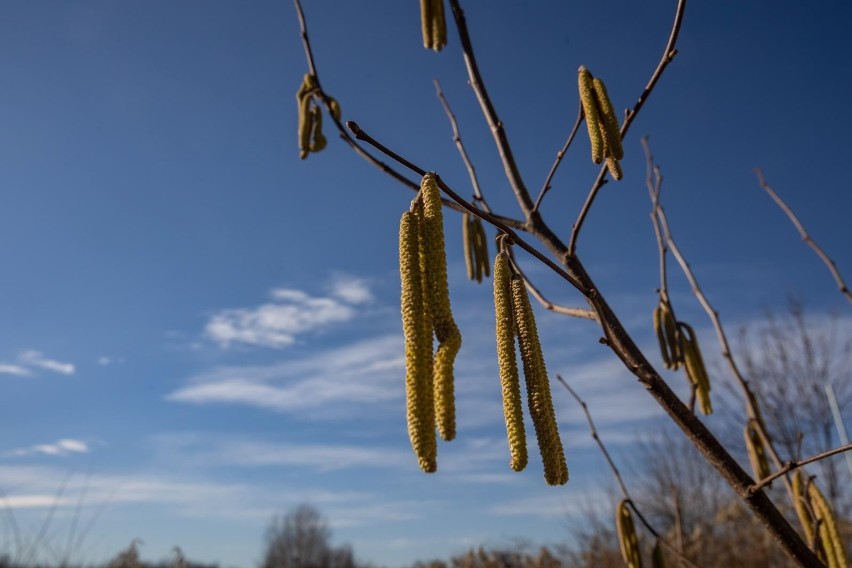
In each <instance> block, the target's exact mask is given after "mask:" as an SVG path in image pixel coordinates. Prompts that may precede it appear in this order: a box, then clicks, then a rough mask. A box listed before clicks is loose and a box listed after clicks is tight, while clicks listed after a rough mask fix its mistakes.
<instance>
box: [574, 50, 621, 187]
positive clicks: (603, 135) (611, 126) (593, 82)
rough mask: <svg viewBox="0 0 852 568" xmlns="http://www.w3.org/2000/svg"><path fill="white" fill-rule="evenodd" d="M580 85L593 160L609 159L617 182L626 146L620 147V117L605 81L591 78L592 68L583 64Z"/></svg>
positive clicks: (609, 167) (608, 166)
mask: <svg viewBox="0 0 852 568" xmlns="http://www.w3.org/2000/svg"><path fill="white" fill-rule="evenodd" d="M577 73H578V77H577V84H578V88H579V90H580V103H581V104H582V105H583V114H584V115H585V117H586V126H587V127H588V130H589V140H590V141H591V143H592V161H593V162H594V163H596V164H600V163H601V161H603V160H604V159H606V166H607V169H608V170H609V173H610V175H611V176H612V177H613V179H615V181H620V180H621V178H622V177H624V173H623V172H622V171H621V164H620V163H619V162H618V161H619V160H621V159H622V158H624V149H623V148H622V147H621V130H620V129H619V128H618V117H616V116H615V109H614V108H613V106H612V101H610V100H609V95H608V94H607V92H606V87H605V86H604V84H603V81H601V80H600V79H598V78H597V77H592V74H591V73H589V70H588V69H586V68H585V67H584V66H582V65H581V66H580V69H579V70H578V71H577Z"/></svg>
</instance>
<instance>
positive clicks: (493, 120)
mask: <svg viewBox="0 0 852 568" xmlns="http://www.w3.org/2000/svg"><path fill="white" fill-rule="evenodd" d="M449 1H450V8H451V9H452V11H453V19H454V20H455V22H456V28H457V29H458V32H459V40H460V42H461V46H462V52H463V54H464V63H465V66H466V67H467V74H468V77H469V78H470V86H471V88H472V89H473V92H474V93H475V94H476V98H477V100H478V101H479V106H480V107H482V114H484V115H485V120H486V122H488V127H489V128H490V129H491V135H492V136H493V137H494V143H495V144H496V145H497V152H498V153H499V154H500V160H501V161H502V162H503V169H504V170H505V171H506V177H507V178H508V180H509V185H511V186H512V191H514V192H515V197H516V198H517V200H518V205H520V207H521V211H523V213H524V216H525V217H526V218H527V220H528V221H529V217H530V214H531V212H532V209H533V202H532V199H531V198H530V193H529V191H528V190H527V187H526V185H524V180H523V179H522V178H521V172H520V171H519V170H518V165H517V163H515V156H514V154H513V153H512V147H511V146H510V145H509V138H508V137H507V136H506V131H505V129H504V128H503V121H502V120H500V117H498V116H497V111H496V110H495V109H494V105H493V104H492V103H491V98H490V97H489V96H488V90H487V89H486V88H485V83H483V81H482V75H480V73H479V65H477V63H476V56H475V55H474V54H473V45H472V44H471V42H470V34H469V33H468V30H467V21H466V20H465V17H464V11H463V10H462V8H461V5H460V4H459V2H458V0H449Z"/></svg>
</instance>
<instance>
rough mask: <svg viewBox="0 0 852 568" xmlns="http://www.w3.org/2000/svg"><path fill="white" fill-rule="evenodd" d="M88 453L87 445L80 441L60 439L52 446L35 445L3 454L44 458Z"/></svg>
mask: <svg viewBox="0 0 852 568" xmlns="http://www.w3.org/2000/svg"><path fill="white" fill-rule="evenodd" d="M88 451H89V445H88V444H87V443H86V442H84V441H82V440H75V439H73V438H62V439H61V440H57V441H56V442H54V443H52V444H36V445H34V446H30V447H28V448H18V449H15V450H10V451H8V452H4V453H3V455H4V456H9V457H21V456H32V455H38V454H41V455H46V456H68V455H71V454H85V453H88Z"/></svg>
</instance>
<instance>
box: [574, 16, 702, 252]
mask: <svg viewBox="0 0 852 568" xmlns="http://www.w3.org/2000/svg"><path fill="white" fill-rule="evenodd" d="M685 10H686V0H678V3H677V8H676V9H675V18H674V23H673V24H672V31H671V34H669V41H668V42H667V43H666V47H665V49H664V50H663V56H662V57H661V58H660V62H659V63H658V64H657V68H656V69H655V70H654V73H653V74H652V75H651V78H650V79H649V80H648V84H647V85H645V88H644V89H643V90H642V94H641V95H639V100H637V101H636V104H635V105H633V109H632V110H629V111H627V115H626V116H625V117H624V124H622V125H621V138H622V139H623V138H624V137H625V136H626V135H627V130H628V129H629V128H630V124H631V123H632V122H633V119H635V118H636V115H637V114H639V111H640V110H641V109H642V107H643V106H644V105H645V101H647V100H648V97H649V96H650V95H651V91H653V90H654V87H655V86H656V84H657V81H659V80H660V77H661V76H662V75H663V71H665V70H666V67H668V66H669V63H671V62H672V59H674V58H675V55H677V49H675V46H676V45H677V37H678V35H679V34H680V27H681V24H682V23H683V14H684V11H685ZM606 173H607V167H606V165H603V166H601V169H600V171H599V172H598V177H597V178H596V179H595V183H593V184H592V188H591V189H590V190H589V195H588V196H587V197H586V202H585V203H583V208H582V209H580V214H579V215H578V216H577V220H576V221H575V222H574V226H573V228H572V229H571V239H570V240H569V241H568V254H569V255H571V256H573V255H574V254H575V252H576V250H577V238H578V236H579V235H580V229H582V228H583V222H584V221H585V220H586V216H587V215H588V214H589V209H591V207H592V203H594V201H595V197H597V194H598V192H599V191H600V189H601V187H603V185H604V183H605V180H606Z"/></svg>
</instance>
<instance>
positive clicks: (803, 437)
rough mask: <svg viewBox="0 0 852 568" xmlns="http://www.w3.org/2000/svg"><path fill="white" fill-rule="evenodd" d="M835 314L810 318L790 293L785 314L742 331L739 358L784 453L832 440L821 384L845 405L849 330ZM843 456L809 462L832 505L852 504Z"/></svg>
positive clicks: (845, 509)
mask: <svg viewBox="0 0 852 568" xmlns="http://www.w3.org/2000/svg"><path fill="white" fill-rule="evenodd" d="M842 324H843V322H842V320H840V319H839V318H837V317H815V316H813V315H812V314H808V313H807V312H806V311H805V309H804V307H803V305H802V303H801V302H799V301H797V300H791V301H790V304H789V307H788V310H787V313H784V314H780V315H779V314H774V313H770V314H768V316H767V319H766V322H765V323H762V324H759V325H756V326H753V327H751V328H748V329H744V330H743V331H742V334H741V337H742V345H743V346H744V348H743V349H741V351H742V354H741V359H742V361H743V366H744V369H745V373H746V375H747V376H748V380H749V383H750V384H751V385H752V387H753V389H754V393H755V396H757V398H758V401H759V402H760V408H761V411H762V413H763V419H764V422H765V423H766V427H767V429H768V430H769V434H770V435H771V436H772V438H773V440H774V441H775V442H776V443H777V444H778V445H779V447H780V448H782V449H783V451H784V453H785V454H786V455H787V457H788V458H789V459H795V460H798V459H801V458H802V457H804V456H807V455H811V454H816V453H819V452H823V451H825V450H828V449H829V448H832V447H834V445H837V444H838V443H839V441H838V436H837V431H836V429H835V424H834V420H833V418H832V413H831V408H830V407H829V403H828V398H827V396H826V391H825V385H826V384H829V383H830V384H831V385H832V387H833V389H834V392H835V395H836V397H837V403H838V406H839V407H840V410H841V413H843V411H844V410H845V409H848V408H849V406H850V404H852V337H850V335H849V332H848V330H847V329H845V328H843V325H842ZM843 460H844V456H834V457H832V458H828V459H825V460H822V461H820V462H819V463H817V464H814V466H813V469H814V470H815V471H816V473H817V476H818V478H819V480H820V482H821V484H822V485H823V486H824V487H825V488H826V491H827V494H828V498H829V499H830V500H831V502H832V503H833V505H834V507H835V510H836V511H838V512H839V513H840V514H841V515H843V516H848V515H849V513H850V511H852V492H850V491H849V486H850V484H852V479H850V474H849V473H848V471H847V470H846V465H845V463H844V461H843Z"/></svg>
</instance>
